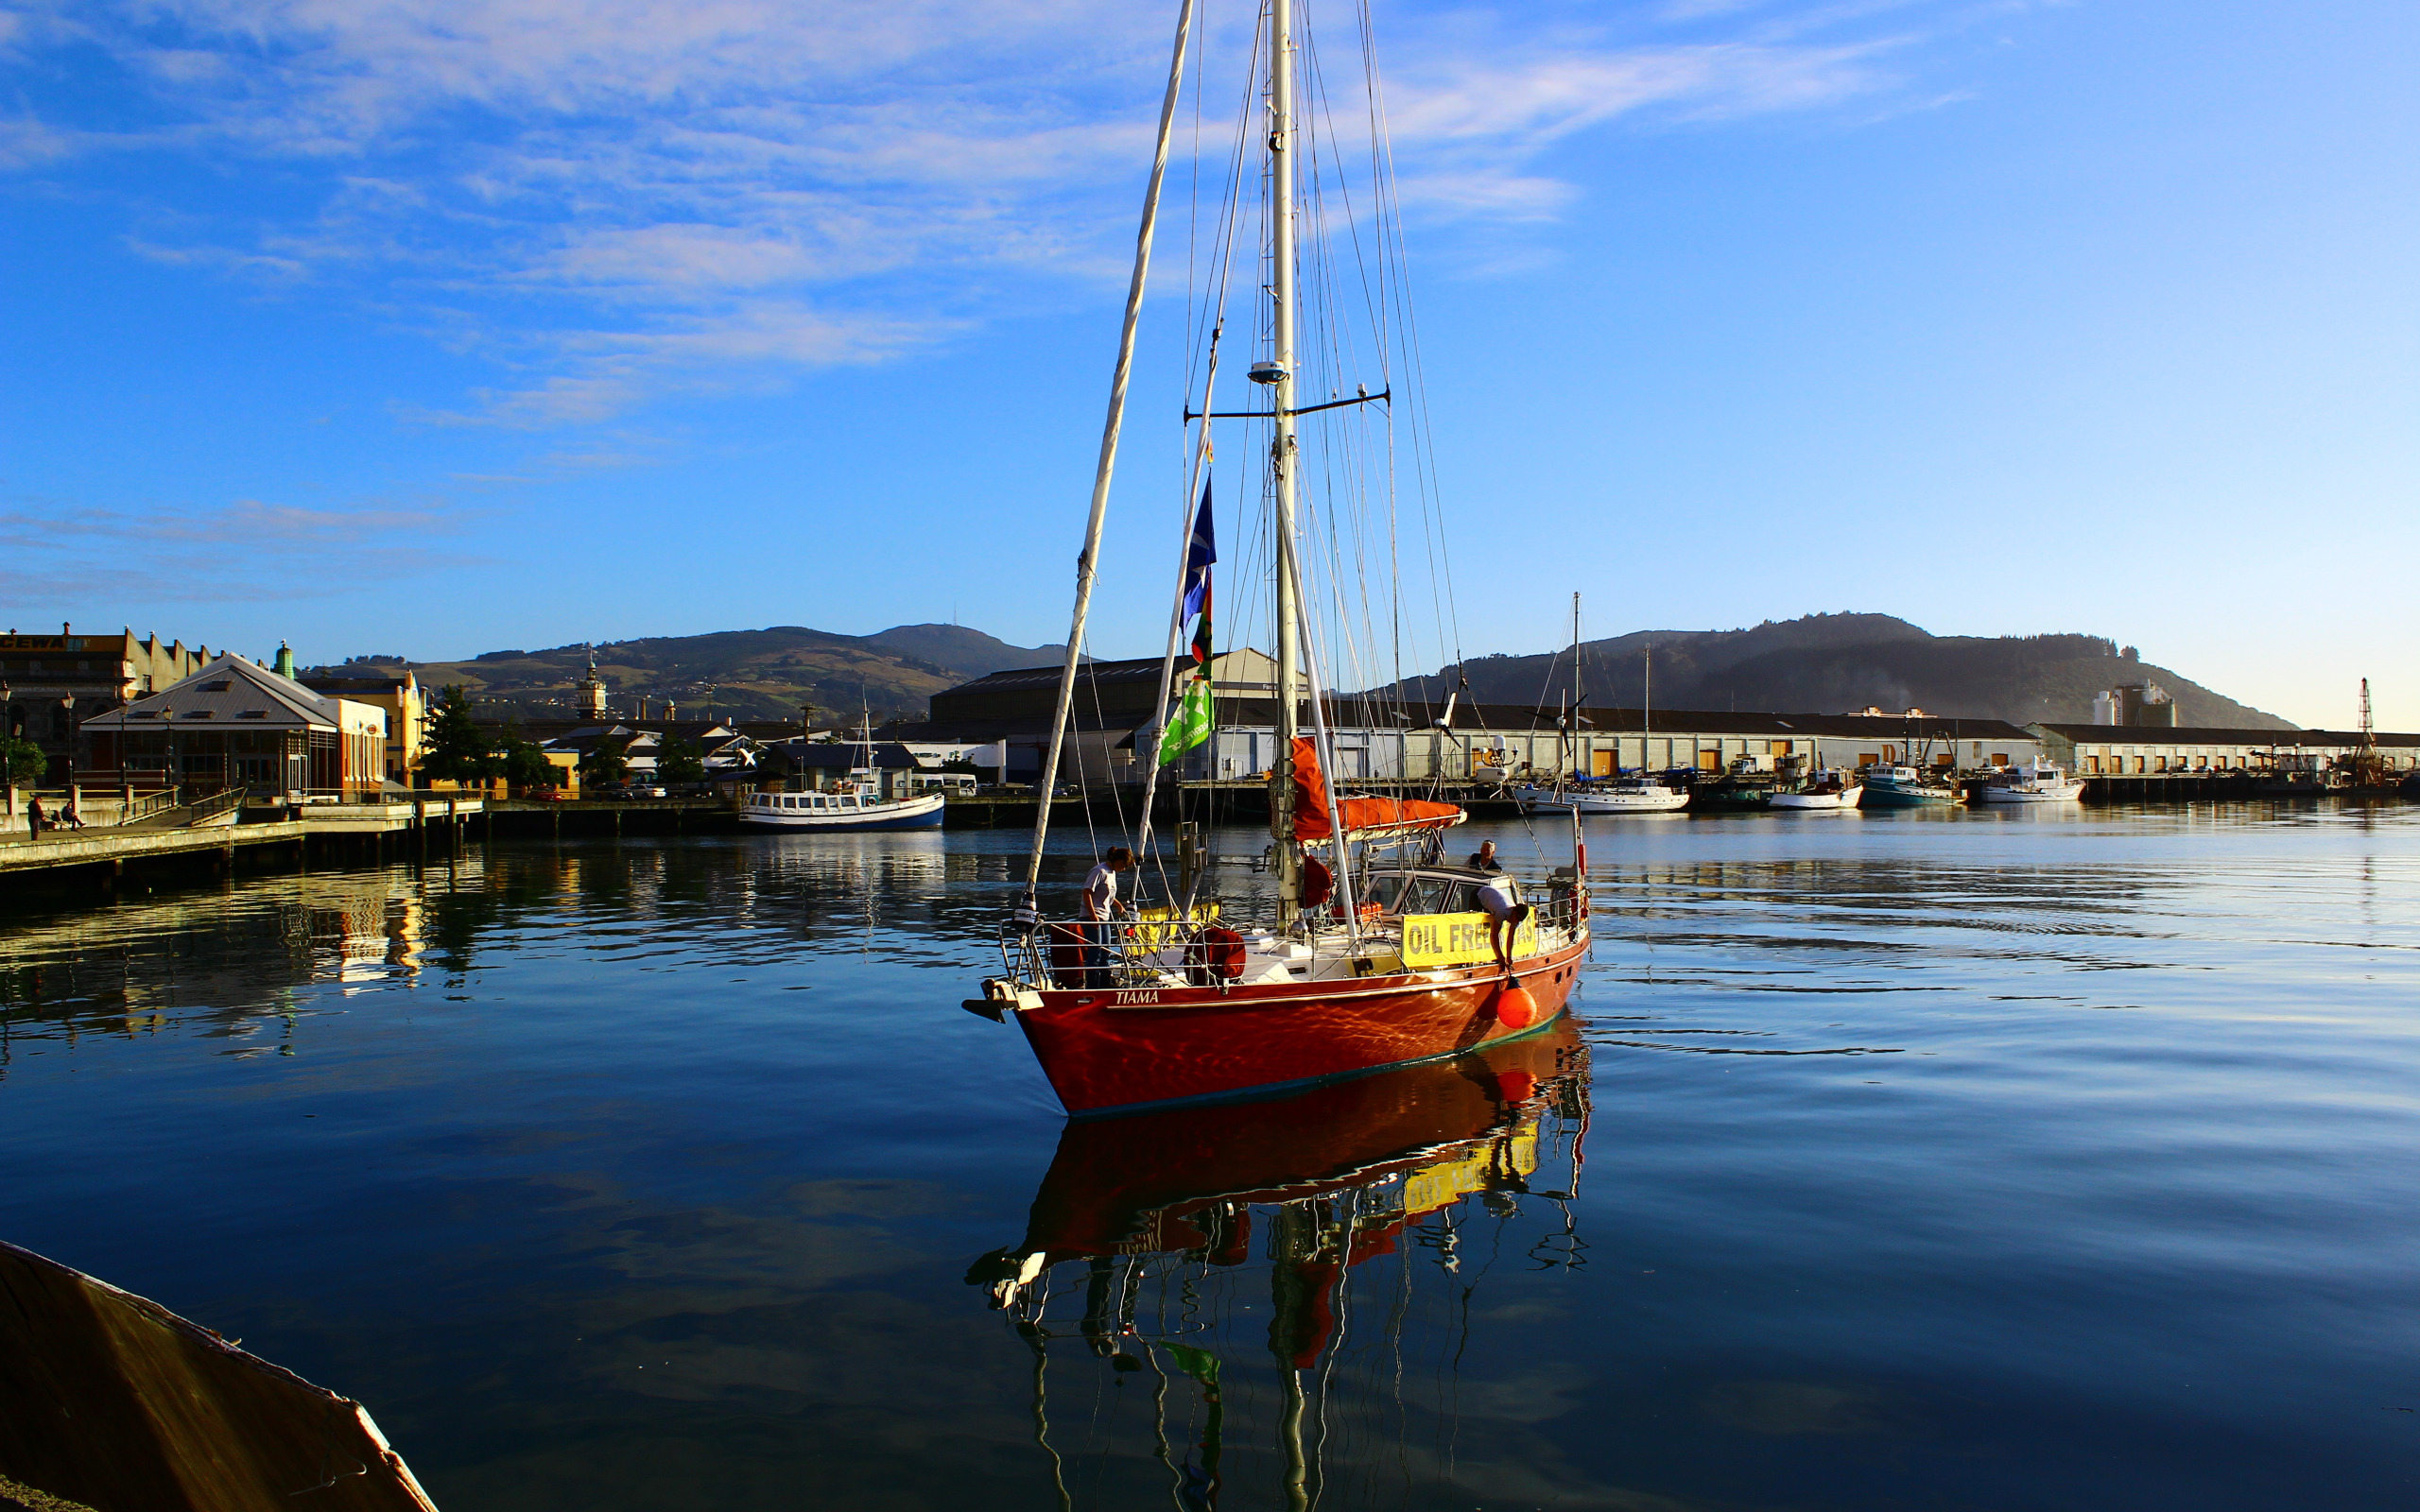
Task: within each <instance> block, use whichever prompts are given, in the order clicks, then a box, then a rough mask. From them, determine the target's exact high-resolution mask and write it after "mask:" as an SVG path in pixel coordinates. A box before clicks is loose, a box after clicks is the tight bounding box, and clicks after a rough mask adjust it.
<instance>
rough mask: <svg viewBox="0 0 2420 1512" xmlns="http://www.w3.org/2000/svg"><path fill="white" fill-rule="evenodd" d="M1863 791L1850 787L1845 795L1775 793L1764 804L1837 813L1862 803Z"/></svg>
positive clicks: (1782, 807)
mask: <svg viewBox="0 0 2420 1512" xmlns="http://www.w3.org/2000/svg"><path fill="white" fill-rule="evenodd" d="M1864 799H1865V789H1864V788H1862V787H1852V788H1850V789H1849V790H1848V791H1847V792H1845V793H1775V794H1774V795H1773V796H1772V799H1769V800H1768V801H1767V803H1766V805H1765V806H1766V807H1768V808H1776V809H1813V810H1817V811H1825V810H1830V811H1838V810H1840V809H1853V808H1856V807H1857V806H1858V804H1859V803H1861V802H1862V801H1864Z"/></svg>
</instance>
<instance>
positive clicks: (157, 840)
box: [0, 794, 492, 898]
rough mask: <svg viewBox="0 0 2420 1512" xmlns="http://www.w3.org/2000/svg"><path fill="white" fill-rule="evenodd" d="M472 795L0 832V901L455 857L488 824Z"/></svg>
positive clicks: (229, 810) (233, 809) (234, 801)
mask: <svg viewBox="0 0 2420 1512" xmlns="http://www.w3.org/2000/svg"><path fill="white" fill-rule="evenodd" d="M489 807H490V805H489V804H488V802H487V800H485V799H481V798H479V797H477V796H476V795H456V794H429V795H419V796H415V797H414V798H413V799H411V800H409V801H395V802H364V803H302V804H278V805H275V806H273V807H268V808H247V807H243V806H242V800H241V799H240V798H236V797H234V796H233V795H230V800H228V801H218V800H214V799H205V800H203V801H202V802H199V803H196V804H188V805H185V806H182V807H180V808H171V809H165V810H163V811H161V812H159V813H155V814H152V815H149V816H146V817H144V818H141V819H138V820H136V821H135V822H132V823H130V824H122V825H97V824H87V825H86V826H85V827H84V828H82V829H80V830H52V831H47V832H45V833H43V834H41V835H40V836H35V835H32V834H29V833H25V832H23V831H22V830H12V831H10V832H8V833H0V897H9V898H13V897H16V896H20V895H27V894H33V893H43V892H60V891H87V890H99V891H104V892H106V891H112V890H114V889H115V888H116V887H117V886H118V885H119V884H120V883H121V882H122V881H124V880H125V879H126V878H127V877H128V876H129V874H130V872H134V873H138V874H141V875H143V876H151V875H154V874H166V873H185V874H190V873H192V872H194V871H196V870H203V871H208V872H213V873H226V872H232V871H233V870H234V869H235V868H236V866H237V864H238V862H239V860H240V861H242V862H243V863H245V864H248V865H252V866H256V867H264V868H265V867H268V866H280V867H283V866H285V865H287V864H289V863H290V865H291V867H292V868H294V869H297V870H302V869H308V868H309V866H310V863H311V861H312V858H313V857H314V856H315V855H316V856H317V857H319V858H320V860H322V861H332V862H362V861H368V862H372V863H375V862H381V861H389V860H398V861H400V860H410V859H422V860H425V859H430V858H431V857H432V856H435V855H452V854H455V853H458V851H460V850H461V848H462V846H463V844H464V843H465V841H466V839H467V838H468V837H469V831H470V826H471V823H472V821H473V820H477V821H479V823H480V826H481V833H482V834H484V833H486V831H487V829H488V827H489V825H490V824H491V823H492V820H491V819H490V816H489Z"/></svg>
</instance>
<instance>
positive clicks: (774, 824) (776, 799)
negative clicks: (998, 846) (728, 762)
mask: <svg viewBox="0 0 2420 1512" xmlns="http://www.w3.org/2000/svg"><path fill="white" fill-rule="evenodd" d="M870 775H871V774H869V776H870ZM943 807H944V804H943V801H942V796H941V795H940V794H939V793H919V794H917V795H915V796H913V797H911V798H895V799H894V798H884V797H883V796H882V793H881V790H880V788H879V787H878V786H875V785H874V784H873V782H871V781H869V780H865V779H860V780H856V781H853V782H846V783H843V784H842V785H841V786H839V787H837V788H835V789H833V790H832V791H830V792H806V793H751V794H749V795H748V796H747V797H746V798H745V799H742V800H741V801H740V805H739V822H740V823H742V824H749V825H754V826H756V827H757V828H759V829H768V830H810V831H818V832H822V831H851V832H855V831H867V830H938V829H940V828H941V827H942V817H943V813H942V810H943Z"/></svg>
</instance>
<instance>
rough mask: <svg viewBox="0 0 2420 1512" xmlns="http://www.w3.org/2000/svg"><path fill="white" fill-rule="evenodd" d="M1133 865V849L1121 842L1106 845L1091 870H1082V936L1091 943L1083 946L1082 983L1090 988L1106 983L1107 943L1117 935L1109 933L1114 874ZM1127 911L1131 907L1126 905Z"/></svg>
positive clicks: (1114, 894) (1112, 921)
mask: <svg viewBox="0 0 2420 1512" xmlns="http://www.w3.org/2000/svg"><path fill="white" fill-rule="evenodd" d="M1133 869H1134V852H1133V851H1129V850H1127V849H1126V848H1125V847H1124V846H1122V845H1114V846H1111V847H1110V848H1109V851H1108V853H1107V854H1105V855H1103V856H1102V857H1101V858H1100V861H1099V863H1098V865H1096V866H1095V867H1094V868H1093V869H1092V870H1090V871H1088V872H1086V873H1085V874H1084V891H1083V900H1082V902H1083V910H1084V936H1085V938H1086V939H1087V940H1089V941H1090V942H1091V943H1089V944H1087V945H1086V946H1085V947H1084V985H1085V986H1086V987H1091V988H1098V987H1106V986H1108V985H1109V946H1110V943H1111V941H1113V940H1114V939H1115V938H1116V936H1115V935H1114V934H1113V933H1112V931H1114V930H1115V928H1116V927H1117V925H1116V923H1115V919H1116V918H1117V914H1118V902H1117V878H1118V874H1119V873H1120V872H1126V871H1132V870H1133ZM1126 912H1127V913H1129V914H1132V912H1133V909H1132V908H1131V907H1129V908H1128V909H1127V910H1126Z"/></svg>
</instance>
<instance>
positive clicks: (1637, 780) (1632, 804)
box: [1512, 777, 1689, 814]
mask: <svg viewBox="0 0 2420 1512" xmlns="http://www.w3.org/2000/svg"><path fill="white" fill-rule="evenodd" d="M1512 791H1513V797H1514V798H1515V799H1519V800H1520V803H1521V806H1522V807H1523V808H1525V809H1528V810H1530V812H1532V813H1536V812H1541V811H1543V812H1547V813H1557V814H1669V813H1672V812H1673V811H1674V810H1676V809H1685V808H1687V807H1688V806H1689V790H1688V789H1687V788H1685V787H1678V788H1676V787H1668V786H1666V785H1665V784H1664V783H1662V782H1657V781H1656V780H1655V779H1654V778H1651V777H1614V778H1596V779H1592V780H1585V781H1575V782H1571V783H1570V784H1569V785H1567V786H1564V787H1548V786H1546V785H1544V784H1542V783H1537V782H1528V783H1523V784H1522V785H1520V786H1518V787H1515V788H1513V790H1512Z"/></svg>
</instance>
